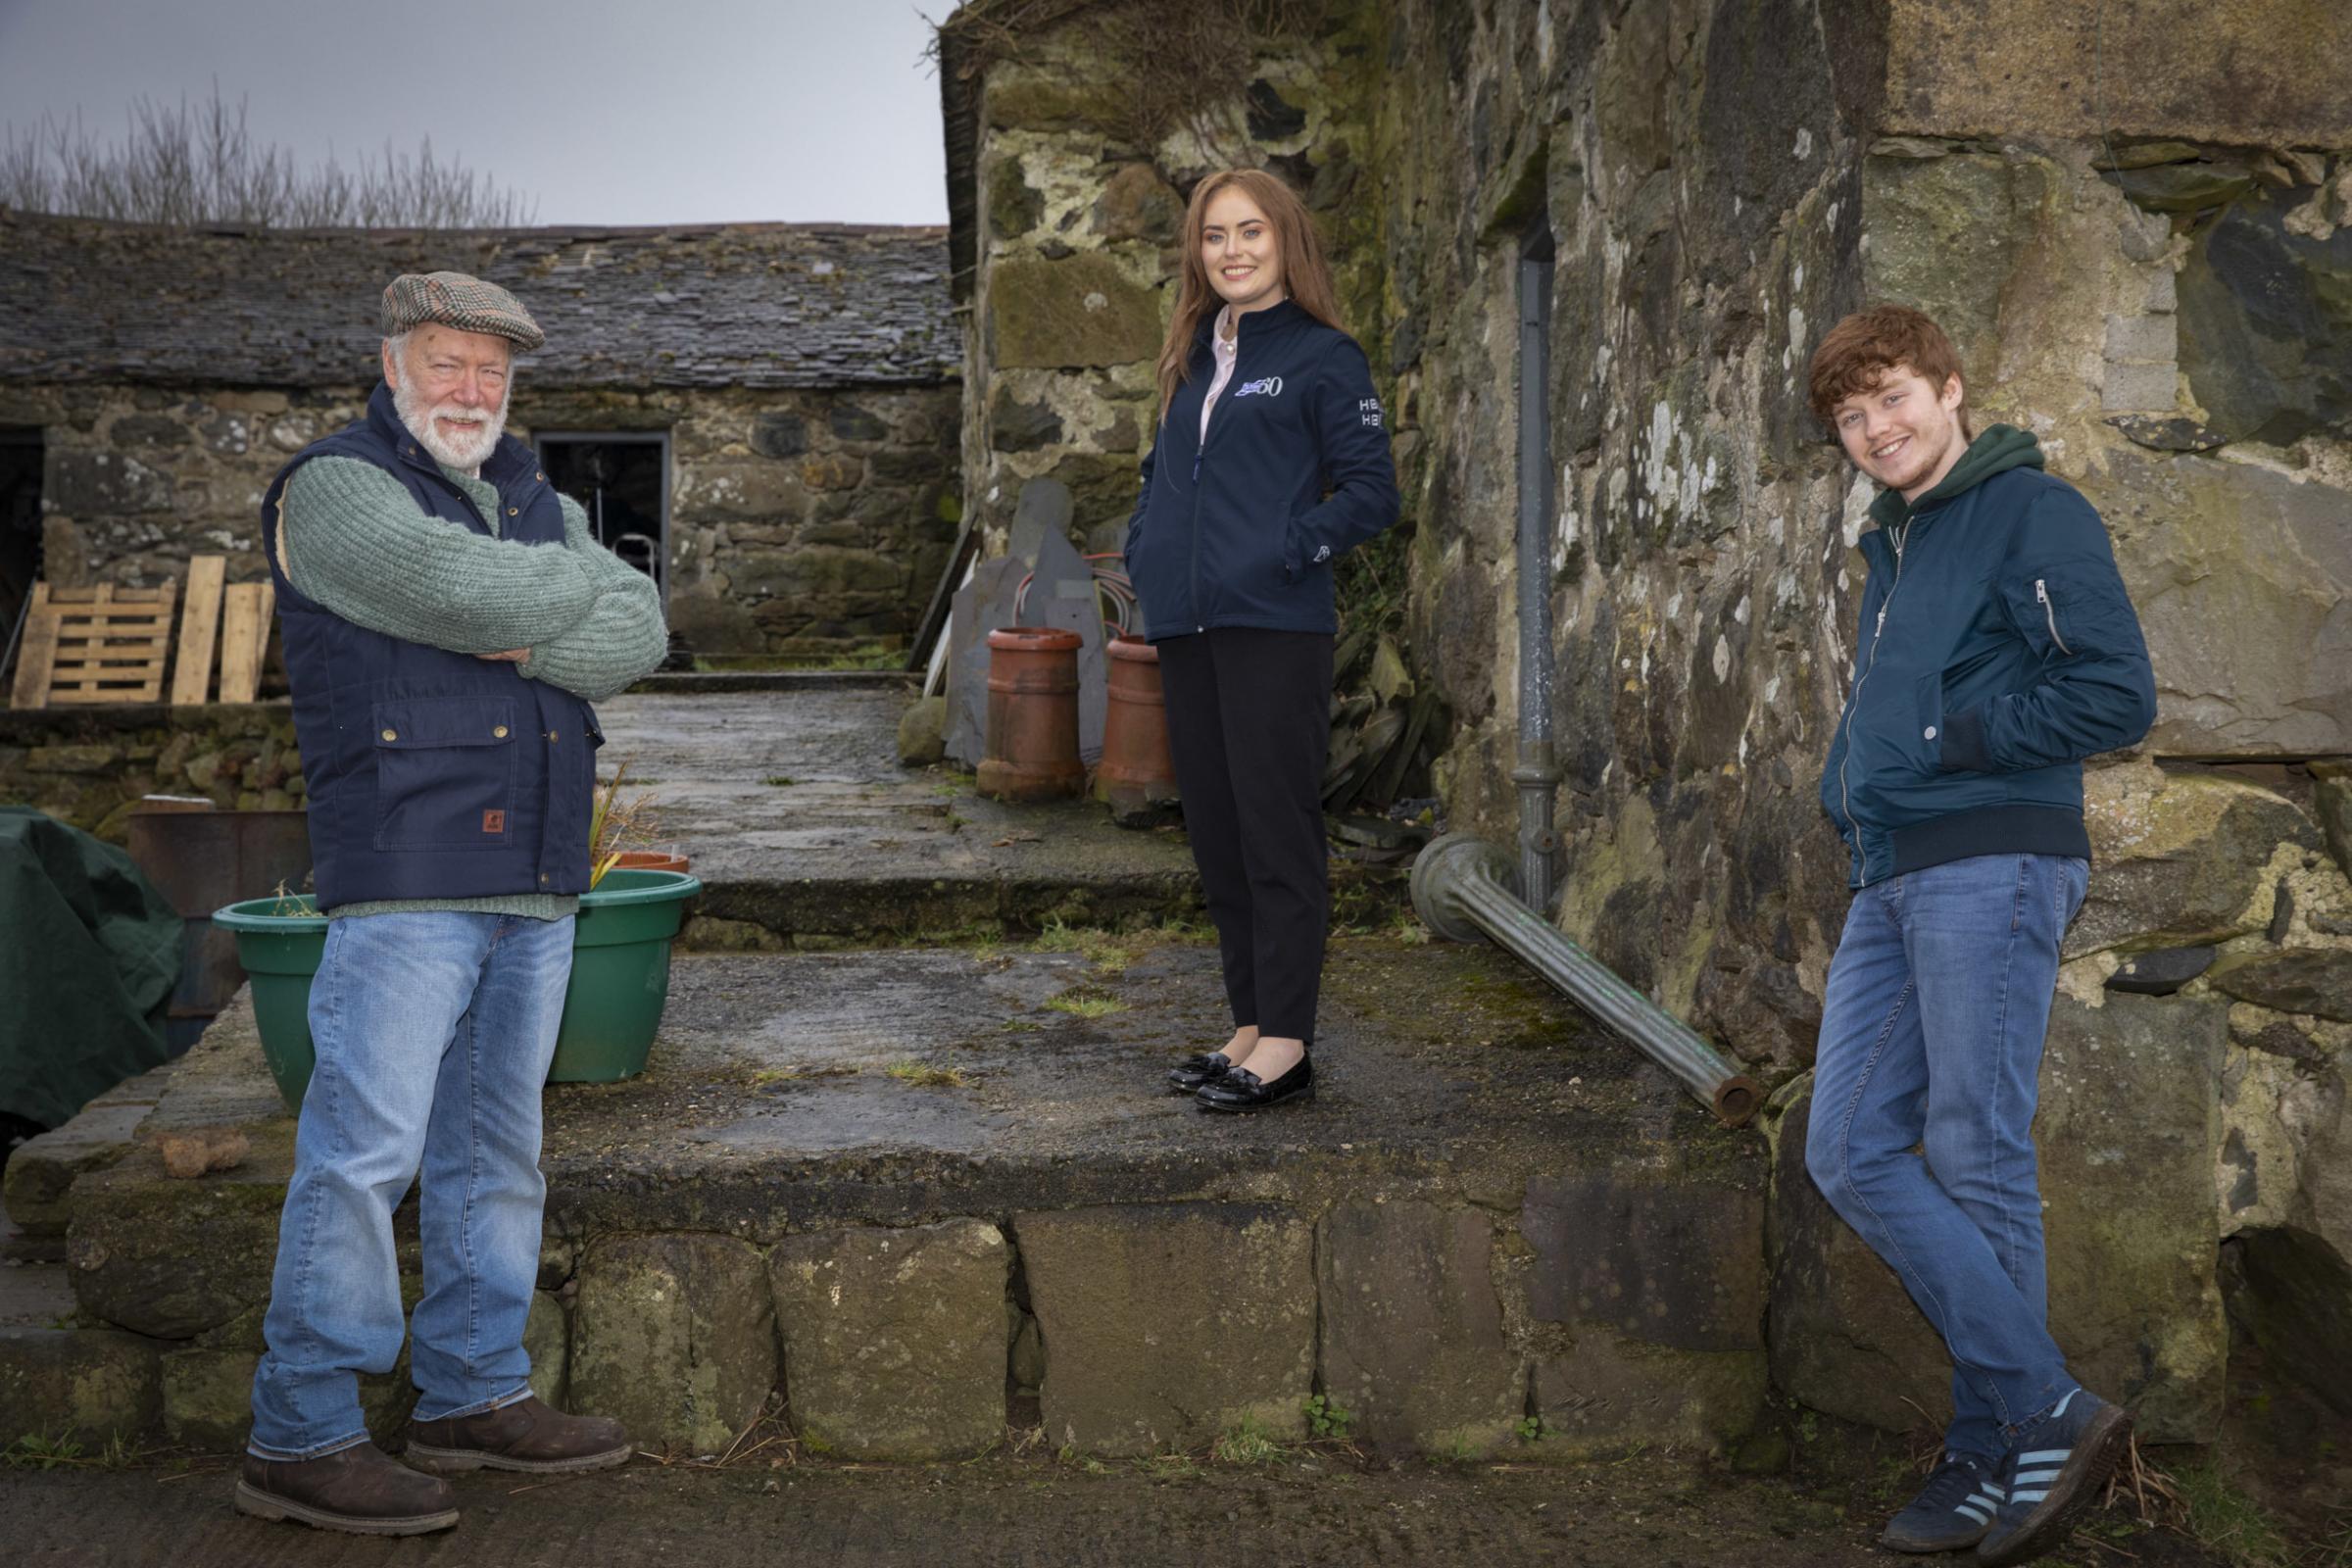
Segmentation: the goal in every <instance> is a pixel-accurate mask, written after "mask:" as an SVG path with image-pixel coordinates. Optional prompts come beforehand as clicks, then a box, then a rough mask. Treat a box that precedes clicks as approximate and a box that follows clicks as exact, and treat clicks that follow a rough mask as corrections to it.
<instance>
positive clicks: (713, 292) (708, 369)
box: [0, 210, 963, 387]
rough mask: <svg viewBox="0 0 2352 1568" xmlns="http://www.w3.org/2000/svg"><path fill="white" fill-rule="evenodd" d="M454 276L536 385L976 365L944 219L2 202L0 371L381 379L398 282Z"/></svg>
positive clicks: (909, 374)
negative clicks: (515, 350) (175, 212)
mask: <svg viewBox="0 0 2352 1568" xmlns="http://www.w3.org/2000/svg"><path fill="white" fill-rule="evenodd" d="M439 268H449V269H453V270H458V271H464V272H471V273H474V274H475V275H477V276H481V277H486V278H488V279H490V280H491V281H493V282H496V283H500V284H503V285H504V286H506V287H507V288H509V289H511V290H513V291H514V292H515V295H516V296H517V297H519V298H520V299H521V300H522V301H523V302H524V304H525V305H527V306H528V307H529V308H530V311H531V314H532V316H533V317H534V318H536V319H537V320H538V322H539V324H540V325H541V326H543V327H544V328H546V330H547V347H546V348H545V349H543V350H541V351H539V352H538V353H536V354H534V355H531V356H530V357H529V358H527V359H526V360H525V361H524V362H523V363H524V365H525V366H526V367H527V373H528V375H529V377H530V379H531V382H532V384H534V385H536V386H540V387H550V386H554V387H565V386H570V387H589V386H634V387H648V386H673V387H836V386H875V385H907V384H917V385H919V384H929V383H936V382H940V381H947V380H953V379H955V378H956V376H957V375H958V374H959V373H960V370H961V361H962V351H963V338H962V332H961V330H960V329H959V327H958V326H957V324H956V320H955V319H954V316H953V307H952V305H951V302H950V299H949V293H948V230H947V229H946V228H944V227H937V226H926V227H879V226H858V225H849V224H818V223H728V224H709V225H703V226H697V227H670V228H515V229H469V230H453V231H442V232H437V233H436V232H427V231H423V230H415V229H262V230H246V229H215V230H185V229H169V228H159V227H152V226H148V225H144V224H128V223H108V222H100V221H92V220H87V219H73V218H51V217H45V216H39V215H33V214H25V213H11V212H8V211H6V210H0V380H11V381H115V382H123V381H131V382H171V383H189V382H193V383H198V384H211V385H229V386H264V387H269V386H351V385H357V384H366V383H368V382H369V381H372V380H373V379H374V378H375V375H376V370H375V357H376V345H377V342H378V341H379V339H378V337H377V334H376V327H375V321H376V301H377V297H378V295H379V294H380V292H381V290H382V288H383V286H384V284H385V283H387V282H389V281H390V280H391V279H392V278H393V277H394V276H396V275H397V274H399V273H401V272H421V271H430V270H435V269H439Z"/></svg>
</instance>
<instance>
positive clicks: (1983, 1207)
mask: <svg viewBox="0 0 2352 1568" xmlns="http://www.w3.org/2000/svg"><path fill="white" fill-rule="evenodd" d="M1811 390H1812V403H1813V412H1814V414H1815V415H1817V416H1818V417H1820V418H1821V420H1822V422H1823V423H1824V424H1826V425H1828V426H1829V427H1830V429H1831V430H1832V431H1834V432H1835V433H1836V435H1837V437H1838V442H1839V443H1840V444H1841V445H1842V446H1843V447H1844V448H1845V453H1846V456H1847V457H1848V458H1850V459H1852V461H1853V464H1854V466H1855V467H1856V468H1858V469H1860V470H1861V471H1862V472H1863V473H1864V474H1866V475H1868V476H1869V477H1870V478H1871V479H1872V480H1873V481H1875V482H1876V483H1877V484H1879V485H1880V486H1881V487H1882V489H1881V493H1880V495H1879V497H1878V499H1877V500H1876V501H1875V502H1873V503H1872V505H1871V509H1870V513H1871V516H1872V518H1873V519H1874V520H1875V521H1876V522H1877V524H1878V527H1877V528H1876V529H1875V530H1873V531H1871V532H1867V533H1865V534H1863V536H1862V540H1861V546H1862V552H1863V554H1864V556H1866V557H1867V558H1868V560H1869V562H1870V577H1869V581H1868V582H1867V583H1866V584H1865V586H1864V588H1863V592H1862V624H1861V634H1860V641H1859V646H1858V647H1857V649H1856V651H1855V664H1854V678H1853V686H1852V689H1851V690H1850V692H1849V693H1848V694H1847V697H1846V702H1845V712H1844V715H1843V717H1842V718H1840V719H1839V721H1838V732H1837V736H1836V738H1835V740H1834V741H1833V742H1832V744H1831V747H1830V756H1829V762H1828V764H1827V766H1826V767H1825V768H1824V769H1823V772H1822V779H1821V796H1822V801H1823V804H1824V805H1826V806H1827V807H1828V808H1829V812H1830V815H1831V817H1832V818H1833V819H1834V820H1835V821H1836V822H1837V824H1838V833H1839V834H1840V835H1841V836H1842V837H1843V838H1844V840H1845V843H1846V847H1847V849H1848V850H1849V852H1850V853H1851V856H1852V859H1851V867H1850V871H1849V878H1848V879H1849V882H1850V884H1851V886H1852V887H1853V888H1854V890H1855V892H1854V902H1853V907H1852V909H1851V911H1850V912H1849V913H1848V915H1847V917H1846V923H1845V932H1844V935H1843V937H1842V938H1841V939H1840V940H1839V942H1838V955H1837V957H1836V958H1835V959H1834V960H1833V961H1832V963H1831V965H1830V976H1829V994H1828V996H1827V998H1826V999H1825V1003H1824V1006H1823V1015H1822V1024H1821V1045H1820V1052H1819V1054H1818V1057H1817V1059H1816V1061H1815V1064H1814V1080H1813V1112H1812V1120H1811V1123H1810V1126H1809V1128H1808V1131H1807V1145H1806V1164H1807V1166H1808V1168H1809V1169H1810V1170H1811V1172H1812V1176H1813V1180H1814V1181H1815V1182H1816V1183H1817V1184H1818V1185H1819V1186H1820V1188H1821V1190H1822V1192H1823V1193H1824V1194H1825V1195H1827V1197H1828V1198H1829V1201H1830V1203H1831V1205H1832V1206H1833V1207H1834V1208H1836V1209H1837V1210H1838V1213H1839V1214H1841V1215H1843V1216H1844V1217H1845V1219H1846V1221H1847V1223H1849V1224H1851V1225H1852V1226H1853V1227H1854V1229H1855V1230H1856V1231H1858V1232H1860V1233H1861V1235H1862V1238H1863V1240H1865V1241H1867V1242H1868V1243H1869V1244H1870V1245H1871V1247H1872V1249H1873V1250H1876V1251H1877V1252H1878V1254H1879V1255H1880V1256H1881V1257H1884V1258H1885V1259H1886V1260H1887V1263H1888V1265H1889V1266H1891V1267H1892V1268H1893V1269H1894V1271H1895V1272H1896V1273H1897V1274H1898V1275H1899V1276H1901V1278H1902V1281H1903V1284H1904V1287H1905V1288H1906V1289H1908V1290H1909V1291H1910V1293H1911V1299H1913V1300H1915V1301H1917V1302H1918V1303H1919V1308H1920V1310H1921V1311H1922V1312H1924V1313H1926V1314H1927V1317H1928V1321H1929V1322H1931V1323H1933V1324H1934V1325H1935V1326H1936V1332H1937V1333H1939V1334H1940V1335H1942V1336H1943V1341H1944V1345H1945V1347H1946V1348H1948V1349H1949V1350H1950V1352H1951V1357H1952V1368H1953V1371H1952V1404H1953V1417H1952V1425H1951V1428H1950V1430H1949V1432H1948V1433H1947V1434H1946V1435H1945V1440H1944V1454H1943V1458H1942V1461H1941V1462H1940V1463H1939V1464H1938V1465H1937V1466H1936V1472H1935V1474H1934V1475H1933V1476H1932V1477H1931V1478H1930V1479H1929V1481H1928V1485H1927V1488H1926V1490H1925V1491H1924V1492H1922V1493H1921V1494H1920V1495H1919V1497H1918V1498H1917V1499H1916V1500H1915V1501H1914V1502H1912V1504H1911V1505H1910V1506H1909V1507H1907V1508H1905V1509H1904V1510H1903V1511H1902V1512H1901V1513H1899V1514H1897V1515H1896V1516H1895V1518H1894V1520H1893V1522H1892V1523H1891V1524H1889V1525H1888V1526H1887V1533H1886V1535H1885V1536H1884V1537H1883V1538H1882V1539H1883V1541H1884V1544H1887V1545H1888V1546H1891V1547H1894V1548H1895V1549H1897V1550H1901V1551H1946V1550H1957V1549H1959V1548H1961V1547H1965V1546H1971V1545H1974V1546H1976V1547H1977V1548H1978V1551H1977V1554H1978V1556H1979V1558H1980V1559H1981V1560H1983V1561H1985V1562H1987V1563H1996V1564H1998V1563H2016V1562H2024V1561H2026V1560H2027V1559H2028V1558H2031V1557H2036V1556H2039V1555H2040V1554H2042V1553H2043V1552H2045V1551H2048V1550H2050V1549H2051V1548H2052V1547H2054V1546H2056V1545H2057V1544H2059V1543H2061V1542H2062V1541H2064V1540H2065V1539H2066V1537H2067V1535H2068V1534H2069V1533H2070V1532H2071V1531H2072V1530H2073V1528H2074V1526H2075V1523H2076V1521H2077V1519H2078V1518H2079V1517H2080V1516H2081V1514H2082V1511H2083V1510H2084V1509H2085V1508H2087V1507H2089V1506H2090V1505H2091V1504H2092V1502H2093V1501H2094V1500H2095V1498H2096V1496H2097V1494H2098V1491H2099V1488H2100V1485H2101V1484H2102V1483H2103V1482H2104V1481H2105V1479H2106V1476H2107V1474H2108V1472H2109V1470H2110V1469H2111V1468H2112V1467H2113V1466H2114V1464H2115V1461H2116V1458H2117V1456H2118V1455H2119V1454H2120V1453H2121V1452H2122V1451H2123V1449H2124V1446H2125V1445H2126V1443H2127V1442H2128V1440H2129V1437H2130V1433H2131V1417H2130V1416H2129V1415H2128V1414H2127V1413H2126V1412H2125V1411H2124V1410H2122V1409H2121V1408H2119V1407H2117V1406H2116V1405H2113V1404H2110V1403H2108V1402H2107V1401H2106V1400H2105V1399H2102V1398H2100V1397H2098V1396H2097V1395H2095V1394H2092V1393H2091V1392H2090V1391H2089V1390H2087V1389H2084V1388H2083V1387H2082V1386H2081V1385H2080V1384H2078V1383H2077V1382H2076V1381H2075V1380H2074V1379H2073V1378H2072V1377H2070V1376H2069V1375H2068V1374H2067V1370H2066V1358H2065V1356H2064V1355H2063V1354H2062V1353H2061V1352H2060V1351H2059V1348H2058V1347H2057V1345H2056V1344H2055V1343H2053V1342H2052V1341H2051V1339H2050V1335H2049V1331H2048V1329H2047V1327H2046V1326H2045V1323H2044V1316H2045V1313H2044V1295H2045V1293H2044V1285H2043V1265H2042V1238H2041V1201H2040V1195H2039V1191H2038V1188H2037V1185H2036V1175H2035V1169H2034V1143H2033V1139H2032V1137H2031V1132H2030V1129H2031V1127H2032V1124H2033V1120H2034V1095H2035V1090H2036V1085H2037V1079H2038V1075H2039V1071H2040V1063H2041V1048H2042V1035H2043V1032H2044V1030H2045V1029H2046V1028H2047V1027H2048V1023H2049V1013H2050V998H2051V995H2052V992H2053V990H2054V988H2055V986H2056V983H2057V974H2058V945H2059V938H2060V937H2061V935H2062V934H2063V933H2064V932H2065V930H2066V926H2067V922H2068V921H2069V920H2071V919H2072V918H2073V917H2074V913H2075V910H2076V908H2077V907H2079V906H2080V905H2081V904H2082V894H2083V888H2084V883H2085V880H2086V878H2087V876H2088V874H2089V855H2090V841H2089V839H2088V837H2087V836H2086V835H2085V834H2084V831H2083V826H2082V760H2083V759H2084V758H2086V757H2089V756H2091V755H2092V754H2094V753H2097V752H2104V751H2109V750H2112V749H2113V748H2115V747H2119V746H2129V745H2131V743H2132V742H2134V741H2136V740H2138V739H2139V738H2140V736H2142V735H2144V734H2146V733H2147V729H2148V725H2149V724H2150V723H2151V722H2152V721H2153V720H2154V718H2155V712H2156V692H2155V683H2154V680H2153V678H2152V676H2151V674H2150V672H2149V668H2148V654H2147V647H2146V645H2145V643H2144V642H2142V640H2141V638H2140V632H2139V620H2138V617H2137V616H2136V615H2135V614H2134V613H2133V612H2132V609H2131V600H2130V599H2129V598H2128V597H2127V596H2126V594H2125V592H2124V585H2123V581H2122V579H2121V578H2120V577H2118V576H2117V574H2116V569H2115V558H2114V556H2113V554H2112V552H2111V551H2110V550H2109V548H2108V543H2107V533H2106V529H2105V528H2104V527H2103V526H2102V525H2101V523H2100V521H2099V516H2098V514H2097V513H2095V512H2093V511H2092V510H2091V508H2090V505H2089V503H2087V502H2085V501H2084V500H2083V499H2082V496H2081V495H2080V494H2078V493H2077V492H2076V490H2075V489H2074V488H2073V487H2072V486H2071V485H2068V484H2067V483H2066V482H2065V481H2063V480H2061V479H2056V478H2053V477H2051V476H2050V475H2048V474H2046V473H2044V472H2043V471H2042V460H2041V450H2040V448H2039V446H2038V445H2037V444H2036V443H2035V442H2034V437H2033V436H2031V435H2029V434H2027V433H2026V432H2024V431H2022V430H2017V429H2013V428H2011V427H2010V426H2008V425H2002V424H1996V425H1992V426H1989V427H1988V428H1987V429H1986V430H1985V433H1984V434H1983V435H1980V436H1976V437H1975V438H1974V439H1973V440H1972V439H1971V438H1970V427H1969V420H1968V414H1967V407H1966V391H1965V389H1964V387H1963V385H1962V382H1961V377H1960V360H1959V356H1958V355H1957V354H1956V353H1955V352H1954V351H1953V349H1952V345H1951V342H1950V340H1949V339H1947V338H1946V337H1945V336H1944V334H1943V332H1942V331H1941V330H1940V329H1939V328H1937V326H1936V323H1935V322H1934V321H1932V320H1930V319H1928V318H1927V317H1925V316H1922V315H1921V314H1920V313H1919V312H1917V311H1912V310H1906V309H1903V308H1901V307H1898V306H1883V307H1881V308H1879V309H1876V310H1870V311H1864V312H1862V313H1860V314H1859V315H1856V316H1851V317H1848V318H1847V319H1844V320H1843V321H1840V322H1838V325H1837V326H1836V327H1835V328H1834V329H1833V330H1832V331H1831V332H1830V334H1829V335H1828V336H1827V337H1825V338H1824V339H1823V340H1822V343H1821V347H1820V349H1819V350H1818V351H1817V352H1816V353H1815V354H1814V356H1813V367H1812V388H1811ZM1922 1145H1924V1146H1925V1149H1926V1155H1927V1157H1926V1158H1925V1159H1924V1160H1923V1159H1921V1158H1919V1157H1918V1156H1917V1155H1915V1154H1914V1153H1913V1152H1912V1151H1913V1150H1914V1149H1917V1148H1920V1147H1921V1146H1922Z"/></svg>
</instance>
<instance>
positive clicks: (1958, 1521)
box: [1879, 1453, 2001, 1551]
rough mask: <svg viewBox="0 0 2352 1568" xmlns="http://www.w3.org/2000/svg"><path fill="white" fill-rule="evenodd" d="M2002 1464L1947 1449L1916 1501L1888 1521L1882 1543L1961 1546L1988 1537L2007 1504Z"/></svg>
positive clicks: (1917, 1547)
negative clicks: (1997, 1514) (1994, 1518)
mask: <svg viewBox="0 0 2352 1568" xmlns="http://www.w3.org/2000/svg"><path fill="white" fill-rule="evenodd" d="M2000 1472H2001V1463H2000V1461H1999V1460H1997V1459H1987V1458H1985V1457H1984V1456H1983V1455H1981V1454H1974V1453H1947V1454H1945V1455H1944V1456H1943V1457H1942V1458H1941V1459H1940V1460H1938V1461H1937V1462H1936V1469H1935V1473H1934V1474H1932V1475H1930V1476H1929V1477H1928V1484H1927V1485H1926V1486H1924V1487H1922V1488H1920V1489H1919V1495H1918V1496H1916V1497H1913V1498H1912V1499H1911V1505H1910V1506H1909V1507H1907V1508H1905V1509H1904V1510H1903V1511H1902V1512H1901V1513H1898V1514H1896V1515H1895V1516H1894V1517H1893V1518H1892V1519H1889V1520H1888V1521H1887V1529H1886V1532H1885V1533H1884V1534H1883V1535H1881V1536H1880V1537H1879V1544H1880V1545H1882V1546H1887V1547H1890V1548H1892V1549H1893V1550H1895V1551H1958V1550H1960V1549H1961V1548H1962V1547H1964V1546H1973V1545H1975V1544H1977V1543H1978V1542H1980V1541H1983V1540H1984V1539H1985V1532H1986V1531H1988V1530H1990V1529H1991V1528H1992V1516H1993V1514H1994V1513H1995V1512H1996V1511H1998V1509H1999V1508H2000V1506H2001V1474H2000Z"/></svg>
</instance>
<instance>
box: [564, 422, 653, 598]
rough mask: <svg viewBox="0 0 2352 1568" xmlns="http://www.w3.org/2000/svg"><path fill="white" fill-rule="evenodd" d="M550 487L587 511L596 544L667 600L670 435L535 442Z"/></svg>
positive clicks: (598, 433)
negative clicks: (647, 579)
mask: <svg viewBox="0 0 2352 1568" xmlns="http://www.w3.org/2000/svg"><path fill="white" fill-rule="evenodd" d="M534 445H535V446H536V447H537V449H538V452H539V461H540V462H541V463H542V464H544V465H545V466H546V468H547V478H548V482H549V483H550V484H552V485H554V486H555V487H556V488H557V489H558V490H559V491H561V492H563V493H564V495H567V496H569V497H571V498H572V499H573V500H574V501H577V502H578V503H579V504H580V506H581V507H582V508H583V509H584V510H585V511H586V512H587V514H588V527H589V531H590V532H592V533H593V534H595V536H596V542H597V543H598V544H601V545H603V546H604V547H605V548H606V549H607V550H610V551H612V552H613V554H614V555H616V556H618V557H619V558H620V559H621V560H622V561H624V562H627V563H628V564H630V565H632V566H634V567H636V568H637V569H638V570H639V571H642V572H644V573H645V574H646V575H647V576H649V577H651V578H653V579H654V581H655V582H657V583H659V584H660V585H661V587H662V601H663V603H665V604H666V603H667V602H668V599H669V571H668V563H669V437H668V436H667V435H665V434H650V435H641V434H624V433H619V432H613V431H604V430H595V431H589V430H550V431H544V432H541V433H540V434H539V435H537V436H536V437H535V438H534Z"/></svg>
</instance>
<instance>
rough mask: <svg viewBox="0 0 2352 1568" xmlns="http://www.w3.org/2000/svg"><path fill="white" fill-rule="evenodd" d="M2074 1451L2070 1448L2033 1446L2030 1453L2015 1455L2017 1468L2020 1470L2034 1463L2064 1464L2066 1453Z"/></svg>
mask: <svg viewBox="0 0 2352 1568" xmlns="http://www.w3.org/2000/svg"><path fill="white" fill-rule="evenodd" d="M2074 1451H2075V1450H2074V1449H2072V1448H2035V1449H2034V1451H2033V1452H2032V1453H2021V1454H2019V1455H2018V1456H2017V1464H2018V1468H2019V1469H2021V1470H2022V1469H2024V1468H2026V1467H2027V1466H2029V1465H2036V1464H2064V1463H2066V1461H2067V1457H2068V1455H2070V1454H2072V1453H2073V1452H2074Z"/></svg>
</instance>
